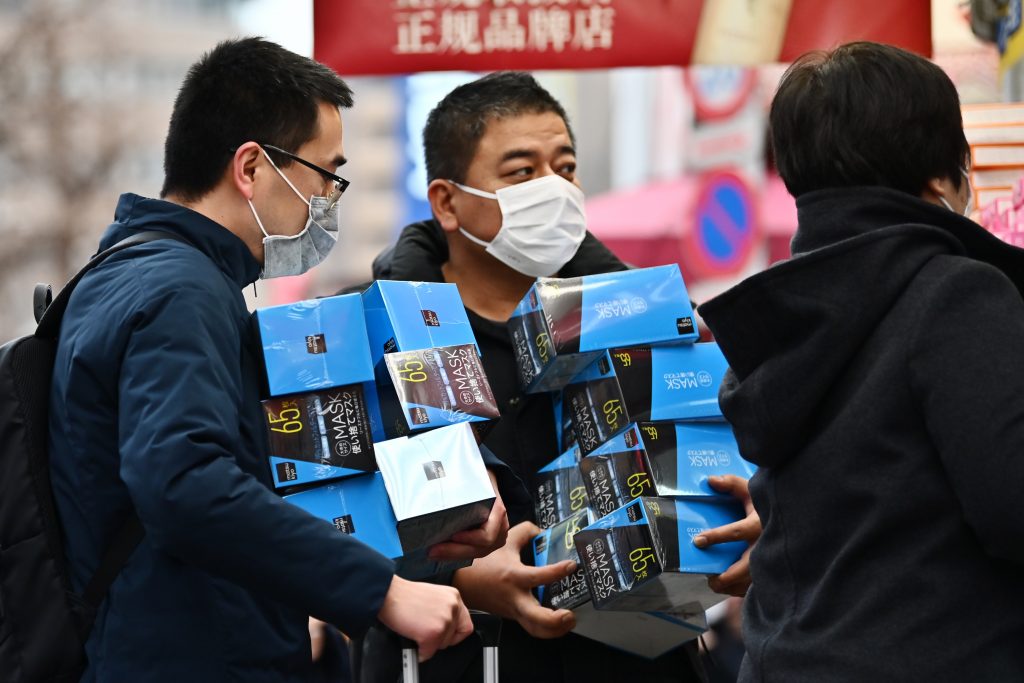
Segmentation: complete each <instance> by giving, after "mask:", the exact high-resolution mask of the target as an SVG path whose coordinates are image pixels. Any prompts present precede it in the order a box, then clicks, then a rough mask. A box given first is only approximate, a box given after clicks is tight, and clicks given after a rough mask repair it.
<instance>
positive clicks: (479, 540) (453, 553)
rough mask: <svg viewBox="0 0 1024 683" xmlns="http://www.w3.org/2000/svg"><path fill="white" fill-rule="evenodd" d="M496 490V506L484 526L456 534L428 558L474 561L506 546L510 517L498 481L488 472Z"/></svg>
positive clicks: (439, 544) (432, 549)
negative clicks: (499, 490) (506, 511)
mask: <svg viewBox="0 0 1024 683" xmlns="http://www.w3.org/2000/svg"><path fill="white" fill-rule="evenodd" d="M487 476H489V477H490V478H491V486H492V487H493V488H494V506H493V507H491V514H490V516H488V517H487V521H486V522H484V523H483V525H481V526H479V527H477V528H475V529H467V530H466V531H460V532H459V533H457V534H454V535H453V536H452V537H451V539H449V540H448V541H445V542H444V543H438V544H437V545H435V546H434V547H432V548H431V549H430V552H429V553H428V557H430V559H432V560H472V559H473V558H476V557H483V556H485V555H487V554H489V553H491V552H493V551H495V550H497V549H498V548H500V547H501V546H503V545H504V544H505V538H506V536H507V535H508V515H507V514H506V513H505V504H504V503H503V502H501V494H500V493H498V481H497V479H496V478H495V477H494V473H493V472H491V471H490V470H487Z"/></svg>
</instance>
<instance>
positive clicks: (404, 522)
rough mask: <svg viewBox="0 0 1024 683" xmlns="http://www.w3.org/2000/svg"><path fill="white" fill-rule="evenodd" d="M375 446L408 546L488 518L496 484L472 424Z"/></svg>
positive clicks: (404, 545)
mask: <svg viewBox="0 0 1024 683" xmlns="http://www.w3.org/2000/svg"><path fill="white" fill-rule="evenodd" d="M374 452H375V454H376V456H377V466H378V467H379V468H380V471H381V474H382V475H383V477H384V485H385V486H386V487H387V491H388V497H389V498H390V500H391V507H392V508H393V509H394V511H395V517H396V518H397V519H398V536H399V538H400V539H401V543H402V548H404V549H405V550H406V551H413V550H419V549H422V548H428V547H430V546H432V545H435V544H437V543H440V542H441V541H446V540H448V539H449V538H450V537H451V536H452V534H455V533H458V532H459V531H463V530H465V529H471V528H474V527H477V526H480V525H481V524H483V523H484V522H485V521H487V517H488V516H489V515H490V512H491V507H492V505H493V504H494V497H495V496H494V488H493V487H492V485H491V480H490V477H488V475H487V469H486V468H485V466H484V462H483V458H482V457H481V456H480V448H479V446H477V442H476V437H475V436H474V434H473V431H472V428H471V427H470V425H469V424H467V423H462V424H457V425H451V426H449V427H441V428H440V429H435V430H433V431H430V432H425V433H423V434H419V435H417V436H413V437H400V438H397V439H391V440H389V441H382V442H381V443H378V444H376V445H375V446H374Z"/></svg>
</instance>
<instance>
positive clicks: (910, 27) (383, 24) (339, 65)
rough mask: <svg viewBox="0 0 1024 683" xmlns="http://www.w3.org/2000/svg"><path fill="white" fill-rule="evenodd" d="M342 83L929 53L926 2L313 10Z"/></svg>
mask: <svg viewBox="0 0 1024 683" xmlns="http://www.w3.org/2000/svg"><path fill="white" fill-rule="evenodd" d="M313 12H314V24H313V31H314V33H313V44H314V55H315V57H316V58H317V59H318V60H320V61H321V62H324V63H325V64H327V65H328V66H330V67H332V68H334V69H335V70H337V71H338V72H339V73H341V74H344V75H357V74H395V73H414V72H419V71H450V70H468V71H492V70H497V69H527V70H534V69H588V68H608V67H616V66H652V65H663V64H677V65H687V64H690V63H715V64H727V63H731V64H754V63H761V62H771V61H791V60H792V59H794V58H795V57H796V56H798V55H800V54H802V53H803V52H806V51H807V50H810V49H815V48H827V47H832V46H834V45H836V44H839V43H842V42H847V41H850V40H875V41H879V42H885V43H891V44H895V45H900V46H902V47H905V48H907V49H910V50H913V51H915V52H918V53H920V54H923V55H926V56H930V54H931V2H930V0H889V2H885V3H875V4H873V5H872V6H871V7H870V9H865V7H864V5H863V4H862V3H855V2H849V1H848V0H713V1H712V0H709V1H707V2H704V1H702V0H659V2H641V1H639V0H344V1H343V2H339V1H337V0H314V5H313Z"/></svg>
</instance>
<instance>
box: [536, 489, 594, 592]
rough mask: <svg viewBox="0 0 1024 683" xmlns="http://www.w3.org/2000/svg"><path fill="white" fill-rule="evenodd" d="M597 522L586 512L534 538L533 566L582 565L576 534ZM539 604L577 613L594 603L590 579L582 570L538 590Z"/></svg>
mask: <svg viewBox="0 0 1024 683" xmlns="http://www.w3.org/2000/svg"><path fill="white" fill-rule="evenodd" d="M594 521H595V517H594V515H593V513H592V512H591V511H590V510H589V509H587V508H583V509H582V510H580V511H579V512H576V513H574V514H573V515H571V516H569V517H567V518H565V519H563V520H562V521H560V522H558V523H557V524H555V525H553V526H552V527H550V528H548V529H544V530H543V531H541V532H540V533H539V534H537V535H536V536H534V538H533V564H534V566H536V567H546V566H548V565H551V564H558V563H559V562H563V561H565V560H572V561H573V562H579V555H577V553H576V545H575V543H573V539H574V538H575V537H576V532H578V531H579V530H580V529H582V528H584V527H586V526H588V525H589V524H591V523H592V522H594ZM536 594H537V601H538V602H540V604H541V605H542V606H543V607H550V608H551V609H573V608H575V607H579V606H580V605H582V604H583V603H585V602H588V601H589V600H590V591H588V590H587V581H586V575H585V574H584V572H583V567H580V568H579V569H577V570H576V571H575V572H573V573H572V574H571V575H570V576H567V577H566V578H564V579H561V580H559V581H554V582H552V583H549V584H547V585H543V586H538V587H537V588H536Z"/></svg>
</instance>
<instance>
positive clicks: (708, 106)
mask: <svg viewBox="0 0 1024 683" xmlns="http://www.w3.org/2000/svg"><path fill="white" fill-rule="evenodd" d="M684 79H685V80H686V84H687V86H688V88H689V91H690V93H692V95H693V108H694V113H695V114H696V115H697V121H716V120H721V119H728V118H730V117H731V116H732V115H734V114H735V113H736V112H738V111H739V110H740V109H741V108H742V107H743V106H744V105H745V104H746V103H747V101H748V100H749V99H750V95H751V93H752V92H753V91H754V86H755V85H756V84H757V73H756V72H755V71H754V69H749V68H744V67H728V66H725V67H722V66H710V67H709V66H694V67H692V68H690V69H687V70H686V74H685V75H684Z"/></svg>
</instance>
